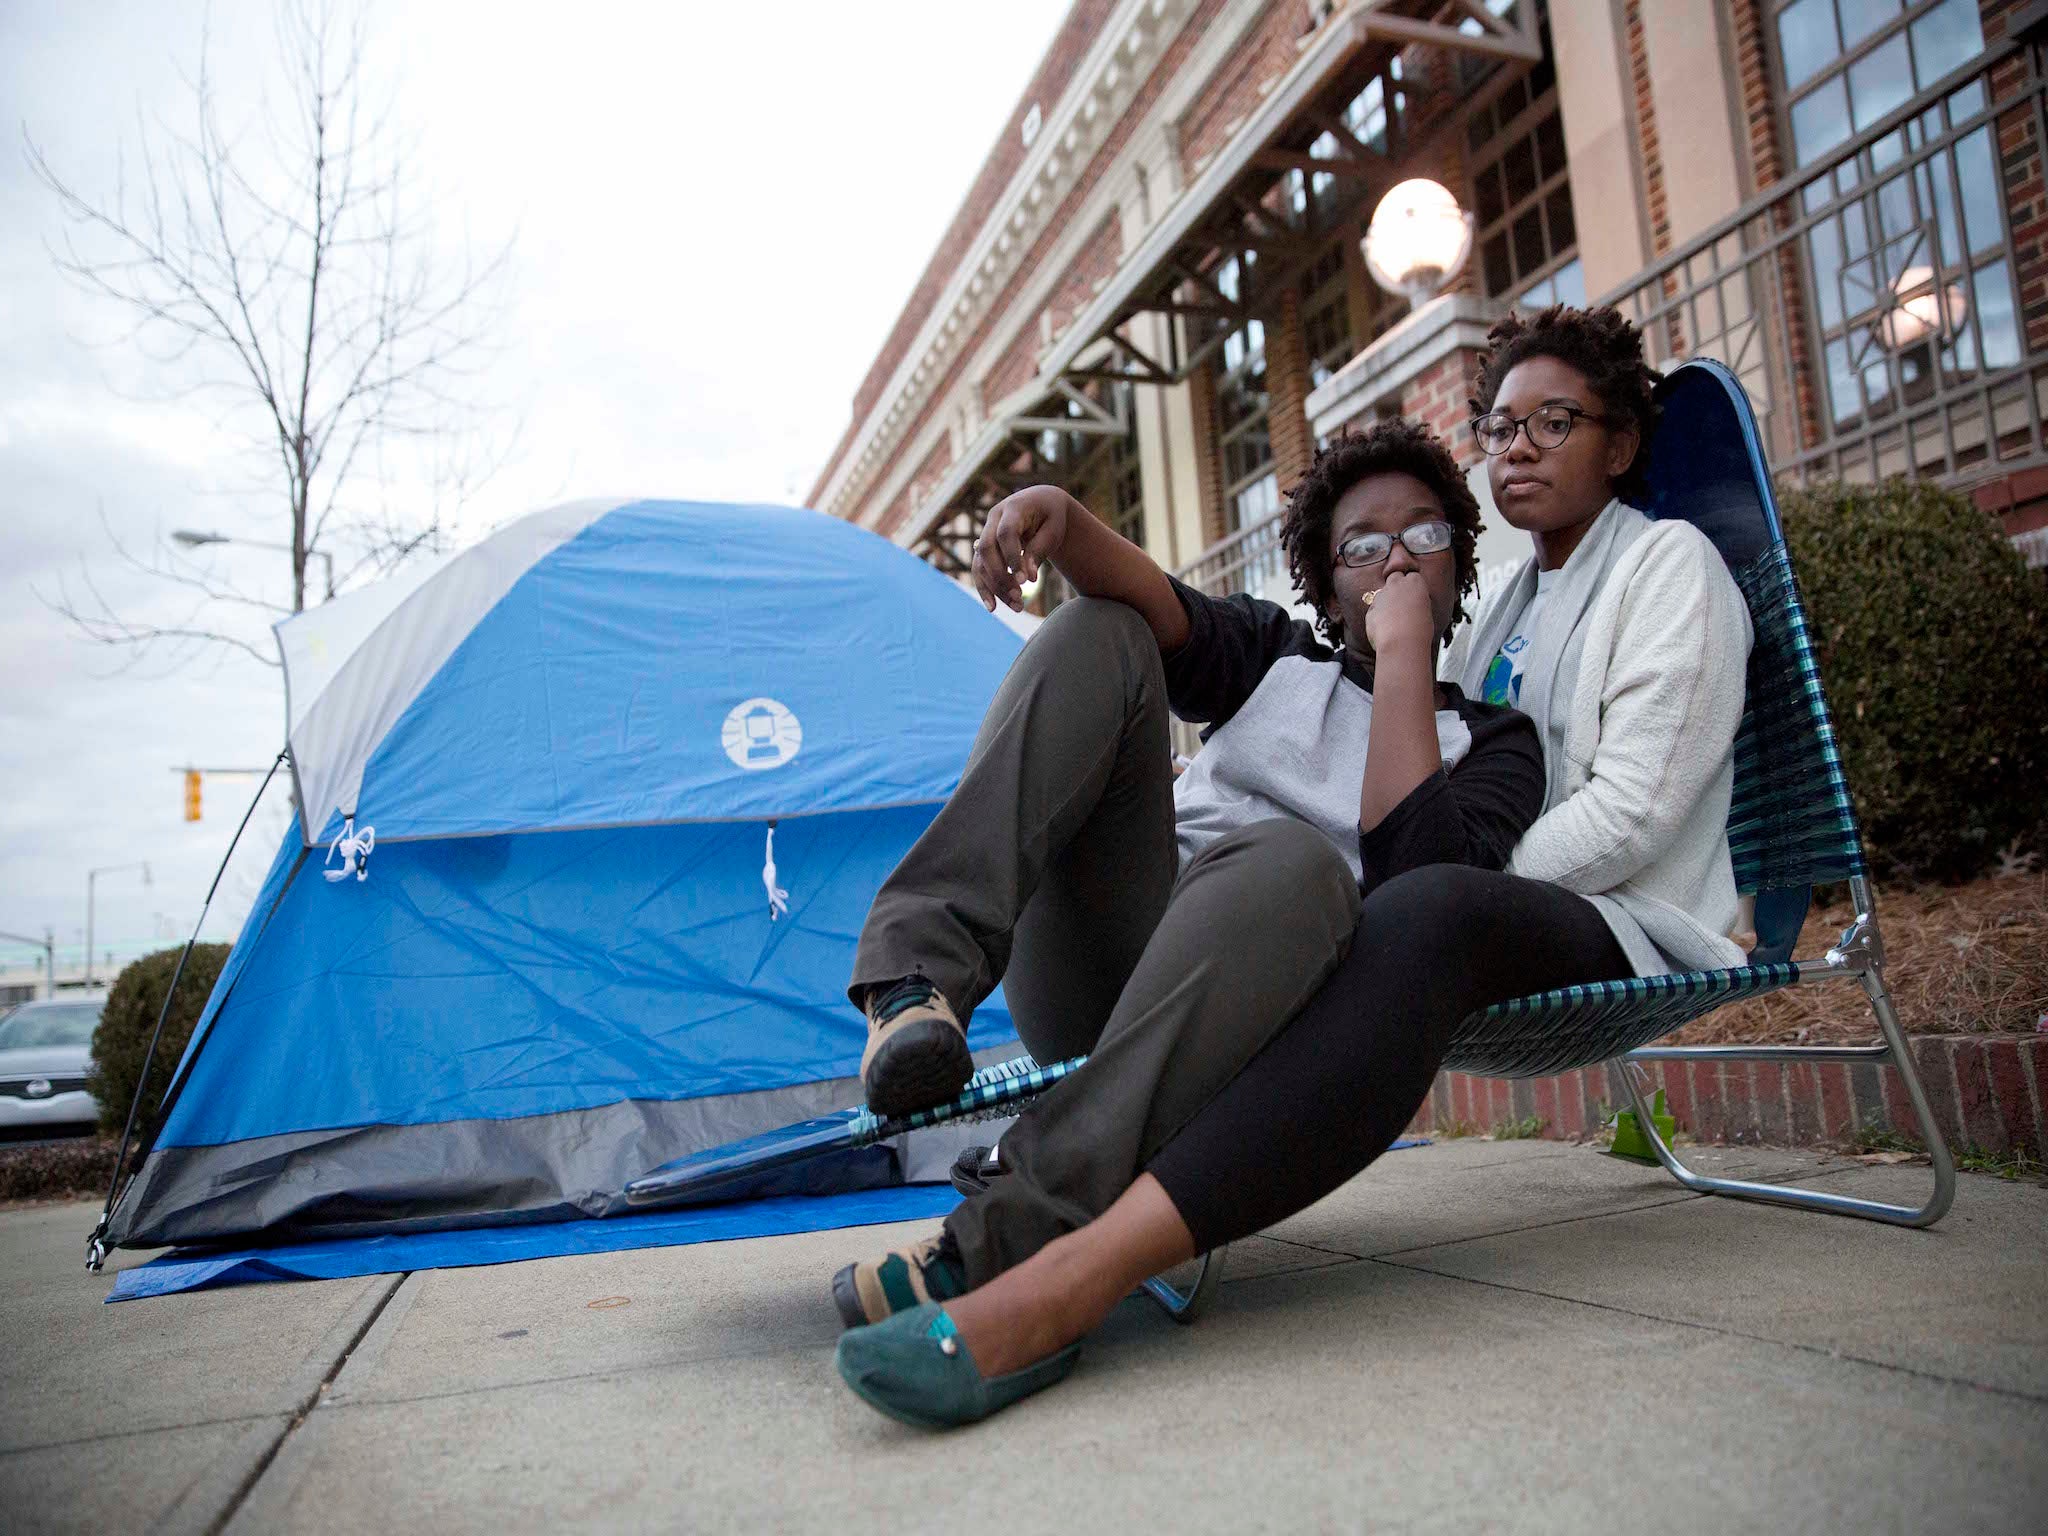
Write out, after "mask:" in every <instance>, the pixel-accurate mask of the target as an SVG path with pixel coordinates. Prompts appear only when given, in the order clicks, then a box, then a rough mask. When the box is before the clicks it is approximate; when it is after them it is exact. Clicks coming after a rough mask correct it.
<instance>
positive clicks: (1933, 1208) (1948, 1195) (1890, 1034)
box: [1615, 875, 1956, 1227]
mask: <svg viewBox="0 0 2048 1536" xmlns="http://www.w3.org/2000/svg"><path fill="white" fill-rule="evenodd" d="M1849 893H1850V896H1851V898H1852V900H1853V902H1854V904H1855V908H1856V919H1855V921H1854V922H1852V923H1851V924H1850V925H1849V927H1848V928H1847V929H1846V930H1844V932H1843V934H1842V937H1841V941H1840V942H1839V943H1837V944H1836V945H1835V946H1834V947H1833V948H1831V949H1830V950H1829V951H1828V952H1827V954H1826V955H1824V956H1823V957H1822V958H1821V959H1819V960H1802V961H1798V962H1796V963H1797V966H1798V971H1799V979H1798V981H1797V982H1795V983H1794V985H1796V986H1805V985H1807V984H1808V983H1810V982H1823V981H1841V980H1854V981H1855V982H1857V983H1858V984H1859V985H1860V986H1861V987H1862V988H1863V994H1864V996H1865V997H1867V998H1868V999H1869V1000H1870V1011H1871V1013H1872V1014H1873V1015H1875V1016H1876V1019H1877V1027H1878V1030H1879V1032H1880V1033H1881V1034H1882V1035H1883V1036H1884V1043H1883V1044H1882V1045H1649V1046H1643V1047H1641V1048H1639V1049H1637V1050H1634V1051H1631V1052H1629V1053H1628V1054H1627V1055H1626V1056H1623V1057H1620V1058H1618V1059H1617V1060H1616V1062H1615V1065H1616V1066H1617V1067H1618V1068H1619V1069H1620V1070H1619V1073H1618V1075H1619V1076H1620V1077H1621V1079H1622V1082H1623V1084H1624V1086H1625V1087H1626V1089H1627V1091H1628V1096H1629V1100H1630V1102H1631V1104H1633V1106H1634V1108H1635V1114H1636V1124H1637V1125H1638V1126H1640V1127H1641V1128H1642V1130H1643V1133H1644V1135H1645V1136H1647V1137H1648V1138H1649V1141H1650V1146H1651V1147H1652V1149H1653V1150H1654V1151H1655V1152H1656V1154H1657V1161H1658V1162H1660V1163H1662V1164H1663V1165H1664V1167H1665V1168H1666V1169H1667V1170H1668V1171H1669V1172H1670V1174H1671V1176H1672V1177H1673V1178H1675V1179H1677V1180H1678V1182H1679V1183H1681V1184H1683V1185H1684V1186H1685V1187H1686V1188H1687V1189H1690V1190H1694V1191H1696V1192H1698V1193H1700V1194H1705V1195H1730V1196H1733V1197H1734V1198H1736V1199H1738V1200H1762V1201H1767V1202H1769V1203H1770V1204H1773V1205H1790V1206H1797V1207H1799V1208H1801V1209H1804V1210H1813V1211H1829V1212H1832V1213H1834V1214H1835V1215H1838V1216H1862V1217H1866V1218H1868V1219H1869V1220H1872V1221H1886V1222H1892V1223H1894V1224H1896V1225H1898V1226H1902V1227H1929V1226H1932V1225H1934V1223H1935V1222H1937V1221H1939V1220H1941V1218H1942V1216H1943V1215H1944V1214H1946V1212H1947V1211H1948V1208H1949V1205H1950V1204H1951V1203H1952V1202H1953V1201H1954V1199H1955V1195H1956V1164H1955V1159H1954V1157H1952V1156H1951V1155H1950V1153H1949V1149H1948V1144H1947V1142H1946V1141H1945V1140H1944V1139H1943V1136H1942V1133H1941V1126H1940V1125H1939V1123H1938V1122H1937V1121H1936V1120H1935V1118H1934V1112H1933V1110H1932V1109H1931V1108H1930V1107H1929V1105H1928V1103H1927V1093H1926V1090H1925V1089H1924V1088H1923V1087H1922V1086H1921V1083H1920V1073H1919V1071H1918V1069H1917V1068H1916V1067H1915V1065H1914V1062H1913V1054H1912V1051H1911V1049H1910V1048H1909V1047H1908V1045H1907V1043H1906V1036H1905V1032H1904V1031H1903V1030H1902V1029H1901V1028H1900V1027H1899V1015H1898V1010H1896V1009H1895V1008H1893V1006H1892V997H1891V991H1890V989H1889V988H1887V987H1886V986H1885V981H1884V941H1883V939H1882V938H1881V937H1880V935H1879V933H1878V927H1877V909H1876V903H1875V902H1873V901H1872V899H1871V895H1872V892H1871V889H1870V880H1869V877H1868V876H1866V875H1855V876H1852V877H1851V878H1850V880H1849ZM1652 1061H1709V1062H1711V1061H1812V1062H1821V1061H1847V1062H1864V1063H1868V1064H1872V1065H1877V1066H1886V1065H1889V1066H1891V1067H1894V1068H1896V1069H1897V1071H1898V1073H1899V1076H1900V1077H1901V1078H1903V1079H1904V1080H1905V1085H1906V1097H1907V1099H1908V1101H1909V1102H1910V1103H1911V1104H1912V1106H1913V1116H1914V1118H1915V1120H1917V1121H1918V1123H1919V1127H1920V1139H1921V1141H1922V1142H1923V1143H1924V1144H1925V1145H1926V1147H1927V1152H1928V1158H1929V1161H1930V1162H1931V1163H1932V1164H1933V1167H1934V1188H1933V1190H1932V1192H1931V1193H1930V1194H1929V1195H1928V1197H1927V1199H1926V1200H1925V1201H1923V1202H1922V1203H1921V1204H1919V1205H1893V1204H1890V1203H1889V1202H1887V1201H1883V1200H1865V1199H1861V1198H1859V1197H1857V1196H1853V1195H1841V1194H1833V1193H1830V1192H1829V1191H1827V1190H1820V1189H1808V1188H1804V1187H1802V1186H1799V1185H1791V1184H1760V1183H1757V1182H1755V1181H1753V1180H1749V1179H1722V1178H1714V1177H1712V1176H1710V1175H1707V1174H1703V1173H1696V1172H1694V1171H1693V1170H1692V1169H1690V1168H1688V1167H1687V1166H1686V1165H1685V1163H1684V1162H1683V1161H1681V1160H1680V1158H1679V1156H1678V1154H1677V1153H1676V1152H1675V1151H1674V1150H1672V1148H1671V1146H1670V1145H1669V1144H1668V1143H1667V1142H1666V1141H1665V1140H1664V1138H1663V1137H1662V1136H1661V1135H1659V1134H1658V1131H1657V1122H1656V1118H1655V1116H1653V1115H1652V1114H1651V1113H1650V1105H1649V1096H1648V1094H1647V1093H1646V1091H1645V1088H1646V1084H1645V1081H1644V1078H1645V1074H1644V1073H1642V1072H1641V1071H1640V1070H1639V1066H1638V1064H1639V1063H1643V1062H1652Z"/></svg>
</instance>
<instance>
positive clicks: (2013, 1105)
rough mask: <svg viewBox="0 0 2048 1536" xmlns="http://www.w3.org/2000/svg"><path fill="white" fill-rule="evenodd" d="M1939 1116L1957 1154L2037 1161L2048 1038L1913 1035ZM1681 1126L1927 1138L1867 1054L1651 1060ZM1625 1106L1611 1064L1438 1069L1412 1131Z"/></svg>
mask: <svg viewBox="0 0 2048 1536" xmlns="http://www.w3.org/2000/svg"><path fill="white" fill-rule="evenodd" d="M1911 1045H1912V1048H1913V1055H1914V1060H1915V1061H1916V1062H1917V1063H1918V1065H1919V1068H1920V1078H1921V1082H1922V1085H1923V1086H1924V1087H1925V1088H1926V1090H1927V1097H1928V1101H1929V1103H1930V1104H1931V1106H1932V1108H1933V1111H1934V1117H1935V1120H1936V1121H1937V1122H1938V1123H1939V1124H1940V1126H1941V1128H1942V1133H1943V1137H1944V1139H1945V1140H1947V1142H1948V1144H1949V1145H1950V1146H1951V1147H1952V1148H1954V1149H1955V1150H1957V1151H1958V1152H1961V1151H1966V1150H1972V1149H1974V1150H1976V1151H1979V1152H1987V1153H1993V1154H2006V1153H2012V1152H2016V1151H2019V1150H2021V1149H2024V1150H2025V1151H2026V1152H2028V1153H2029V1154H2030V1155H2032V1156H2033V1157H2035V1158H2039V1157H2041V1156H2042V1153H2043V1149H2044V1147H2048V1035H2033V1036H2028V1035H1917V1036H1915V1037H1913V1039H1912V1041H1911ZM1647 1065H1648V1068H1649V1071H1650V1073H1651V1075H1652V1077H1653V1079H1654V1080H1655V1082H1656V1084H1657V1085H1658V1086H1660V1087H1662V1088H1663V1089H1664V1097H1665V1103H1666V1105H1667V1107H1668V1108H1669V1109H1670V1111H1671V1113H1672V1114H1673V1115H1674V1116H1675V1117H1676V1118H1677V1120H1678V1127H1679V1129H1680V1130H1682V1131H1688V1132H1690V1133H1691V1134H1692V1135H1694V1136H1696V1137H1697V1138H1699V1139H1700V1140H1701V1141H1709V1142H1728V1141H1733V1142H1772V1143H1778V1144H1790V1145H1802V1144H1806V1143H1810V1142H1832V1141H1845V1140H1847V1139H1849V1138H1850V1137H1851V1136H1852V1135H1853V1134H1855V1133H1857V1132H1859V1131H1861V1132H1881V1131H1894V1132H1897V1133H1898V1134H1899V1135H1901V1136H1908V1137H1911V1138H1913V1139H1914V1140H1916V1141H1917V1140H1919V1139H1920V1131H1919V1127H1918V1125H1917V1124H1916V1123H1915V1122H1914V1119H1913V1112H1912V1109H1911V1107H1910V1106H1909V1105H1908V1104H1907V1103H1906V1091H1905V1085H1904V1083H1903V1082H1902V1081H1901V1080H1900V1078H1899V1075H1898V1074H1897V1073H1896V1072H1894V1071H1892V1070H1891V1068H1889V1067H1881V1066H1873V1065H1870V1064H1867V1063H1863V1062H1840V1061H1829V1062H1771V1061H1748V1062H1744V1061H1735V1062H1698V1061H1672V1062H1654V1063H1649V1064H1647ZM1627 1102H1628V1099H1627V1094H1626V1092H1625V1091H1624V1089H1623V1087H1622V1084H1621V1081H1620V1078H1619V1077H1618V1076H1610V1074H1609V1070H1608V1067H1607V1066H1606V1065H1605V1064H1603V1065H1600V1066H1596V1067H1587V1068H1585V1069H1584V1070H1583V1071H1579V1072H1568V1073H1565V1074H1564V1075H1563V1076H1561V1077H1539V1078H1525V1079H1517V1080H1514V1081H1509V1080H1507V1079H1503V1078H1487V1077H1469V1076H1467V1075H1466V1074H1465V1073H1462V1072H1442V1073H1439V1074H1437V1080H1436V1083H1435V1084H1434V1086H1433V1087H1432V1088H1431V1089H1430V1095H1429V1098H1428V1099H1427V1100H1426V1101H1425V1102H1424V1103H1423V1106H1422V1108H1421V1110H1420V1111H1419V1112H1418V1113H1417V1114H1416V1116H1415V1119H1414V1121H1413V1122H1412V1123H1411V1124H1410V1127H1409V1129H1410V1130H1411V1131H1412V1132H1414V1133H1415V1134H1418V1135H1428V1134H1429V1133H1430V1132H1432V1131H1438V1130H1451V1129H1453V1128H1460V1129H1466V1130H1470V1131H1491V1130H1493V1129H1494V1128H1495V1127H1497V1126H1501V1125H1509V1124H1520V1123H1522V1122H1525V1121H1528V1120H1530V1119H1532V1118H1535V1119H1540V1120H1541V1121H1542V1122H1543V1131H1542V1134H1543V1135H1544V1136H1545V1137H1548V1138H1551V1139H1554V1140H1562V1139H1565V1138H1568V1137H1573V1136H1583V1135H1586V1134H1588V1133H1590V1132H1592V1131H1594V1130H1597V1129H1598V1128H1599V1126H1600V1123H1601V1120H1602V1118H1603V1116H1604V1115H1605V1114H1607V1113H1609V1112H1611V1111H1612V1110H1614V1109H1615V1108H1617V1107H1619V1106H1621V1105H1623V1104H1626V1103H1627Z"/></svg>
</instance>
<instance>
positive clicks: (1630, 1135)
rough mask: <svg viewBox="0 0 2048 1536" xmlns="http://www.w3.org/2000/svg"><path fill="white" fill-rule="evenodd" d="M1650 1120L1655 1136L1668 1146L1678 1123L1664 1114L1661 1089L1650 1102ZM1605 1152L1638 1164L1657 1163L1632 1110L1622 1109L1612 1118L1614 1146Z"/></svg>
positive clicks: (1647, 1138) (1653, 1149) (1662, 1091)
mask: <svg viewBox="0 0 2048 1536" xmlns="http://www.w3.org/2000/svg"><path fill="white" fill-rule="evenodd" d="M1650 1118H1651V1119H1652V1120H1653V1121H1655V1122H1656V1125H1657V1134H1658V1135H1659V1136H1661V1137H1663V1138H1664V1145H1666V1146H1667V1147H1668V1146H1670V1145H1671V1134H1672V1132H1673V1131H1675V1130H1677V1129H1678V1121H1677V1120H1675V1119H1674V1118H1672V1117H1671V1116H1670V1115H1667V1114H1666V1113H1665V1112H1664V1090H1663V1089H1662V1088H1659V1089H1658V1090H1657V1096H1656V1097H1655V1098H1654V1099H1652V1100H1651V1101H1650ZM1607 1150H1608V1152H1609V1153H1610V1154H1611V1155H1612V1156H1615V1157H1630V1158H1634V1159H1635V1160H1636V1161H1637V1162H1639V1163H1654V1162H1656V1161H1657V1152H1656V1149H1655V1148H1653V1147H1652V1146H1651V1145H1650V1138H1649V1137H1647V1136H1645V1135H1644V1134H1643V1128H1642V1127H1641V1126H1640V1125H1638V1124H1636V1112H1635V1111H1634V1110H1632V1109H1624V1110H1622V1111H1621V1112H1620V1113H1619V1114H1617V1115H1616V1116H1615V1117H1614V1145H1613V1146H1611V1147H1609V1148H1608V1149H1607Z"/></svg>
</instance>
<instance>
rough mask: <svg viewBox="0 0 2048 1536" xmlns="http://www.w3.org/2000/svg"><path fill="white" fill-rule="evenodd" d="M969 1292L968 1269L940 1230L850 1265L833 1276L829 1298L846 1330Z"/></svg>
mask: <svg viewBox="0 0 2048 1536" xmlns="http://www.w3.org/2000/svg"><path fill="white" fill-rule="evenodd" d="M966 1294H967V1266H966V1265H965V1264H963V1263H961V1262H960V1250H959V1249H958V1248H956V1247H955V1246H954V1245H953V1239H952V1236H951V1235H950V1234H949V1233H947V1232H946V1231H945V1230H944V1229H943V1228H942V1229H940V1231H939V1232H937V1233H936V1234H934V1235H933V1236H931V1237H928V1238H926V1239H925V1240H924V1241H923V1242H921V1243H913V1244H911V1246H910V1247H908V1248H891V1249H890V1250H889V1251H888V1252H887V1253H885V1254H883V1255H882V1256H881V1257H880V1258H879V1259H868V1260H864V1261H863V1262H861V1263H859V1264H849V1265H847V1266H846V1268H844V1269H842V1270H840V1271H839V1273H838V1274H836V1275H834V1276H833V1277H832V1300H833V1303H834V1304H835V1305H836V1306H837V1307H838V1308H839V1320H840V1321H841V1322H842V1323H844V1324H845V1325H846V1326H847V1327H848V1328H865V1327H867V1326H868V1325H869V1324H870V1323H879V1322H881V1321H882V1320H883V1319H884V1318H888V1317H892V1316H894V1315H895V1314H896V1313H898V1312H908V1311H909V1310H910V1309H911V1308H912V1307H920V1306H923V1305H924V1304H925V1303H926V1302H928V1301H951V1300H952V1299H953V1298H954V1297H955V1296H964V1295H966Z"/></svg>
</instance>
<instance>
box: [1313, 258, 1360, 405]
mask: <svg viewBox="0 0 2048 1536" xmlns="http://www.w3.org/2000/svg"><path fill="white" fill-rule="evenodd" d="M1349 244H1350V238H1349V236H1348V235H1346V236H1344V237H1341V238H1339V239H1336V240H1333V241H1331V242H1330V244H1329V246H1328V248H1326V249H1325V250H1324V251H1323V253H1322V255H1320V256H1318V257H1317V258H1316V261H1315V265H1314V266H1312V267H1310V268H1309V269H1308V270H1307V271H1306V272H1304V273H1302V275H1301V340H1302V346H1303V350H1305V351H1306V352H1307V354H1308V387H1309V388H1310V389H1317V388H1320V387H1321V385H1322V384H1323V382H1324V381H1325V380H1326V379H1328V378H1329V377H1330V375H1331V374H1333V373H1335V372H1336V371H1337V370H1338V369H1339V368H1342V367H1343V366H1344V365H1345V364H1346V363H1348V362H1350V361H1351V354H1352V353H1353V352H1355V351H1357V350H1358V349H1357V348H1356V347H1355V346H1353V345H1352V340H1351V279H1350V276H1349V274H1348V273H1346V271H1345V270H1344V251H1345V247H1346V246H1347V245H1349Z"/></svg>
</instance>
